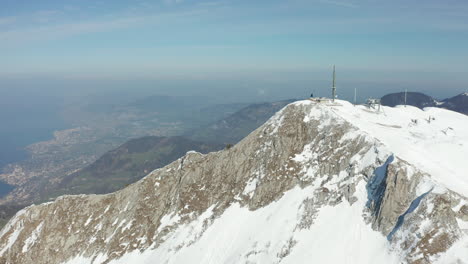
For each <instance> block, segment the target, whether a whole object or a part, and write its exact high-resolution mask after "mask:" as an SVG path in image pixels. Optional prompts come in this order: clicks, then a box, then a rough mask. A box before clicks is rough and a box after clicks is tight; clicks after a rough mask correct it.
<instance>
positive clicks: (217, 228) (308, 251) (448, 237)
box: [0, 100, 468, 264]
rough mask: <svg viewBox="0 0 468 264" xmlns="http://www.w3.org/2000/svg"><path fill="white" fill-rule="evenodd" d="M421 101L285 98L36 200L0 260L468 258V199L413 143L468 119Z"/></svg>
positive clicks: (10, 231)
mask: <svg viewBox="0 0 468 264" xmlns="http://www.w3.org/2000/svg"><path fill="white" fill-rule="evenodd" d="M417 111H419V112H417V113H416V111H415V109H413V108H411V107H407V108H405V109H400V108H395V109H394V110H391V109H388V108H385V107H384V108H383V113H376V112H375V111H374V110H370V109H367V108H365V107H361V106H356V107H355V106H353V105H351V104H349V103H347V102H344V101H337V102H336V104H332V105H330V104H329V103H326V102H325V103H317V102H313V101H309V100H304V101H300V102H296V103H293V104H290V105H288V106H287V107H285V108H284V109H283V110H281V111H280V112H278V113H277V114H276V115H275V116H274V117H272V118H271V119H270V120H269V121H268V122H267V123H266V124H264V125H263V126H262V127H260V128H259V129H257V130H256V131H254V132H253V133H251V134H250V135H249V136H248V137H246V138H245V139H244V140H242V141H241V142H240V143H239V144H237V145H236V146H234V147H232V148H230V149H226V150H223V151H219V152H216V153H210V154H207V155H201V154H195V153H188V154H187V155H186V156H184V157H183V158H181V159H179V160H177V161H175V162H173V163H171V164H170V165H168V166H166V167H164V168H161V169H158V170H155V171H153V172H152V173H150V174H149V175H148V176H147V177H145V178H144V179H143V180H141V181H139V182H137V183H135V184H133V185H131V186H129V187H127V188H126V189H124V190H122V191H119V192H116V193H114V194H110V195H102V196H96V195H94V196H67V197H62V198H60V199H57V200H56V201H55V202H53V203H48V204H46V205H40V206H33V207H30V208H28V209H27V210H25V212H23V214H22V215H18V216H16V217H15V219H14V220H12V221H11V222H10V223H9V225H8V228H6V229H4V230H3V231H2V233H1V234H0V250H2V254H0V263H2V262H6V263H24V264H33V263H34V264H43V263H44V264H45V263H48V264H49V263H67V264H85V263H93V264H101V263H108V264H117V263H125V264H127V263H143V264H145V263H155V262H158V263H159V262H161V263H187V262H194V261H198V262H200V263H310V262H317V263H346V262H349V263H384V264H386V263H418V264H421V263H432V262H434V261H442V262H445V263H451V261H453V263H456V261H463V260H464V259H468V257H466V258H465V256H466V252H468V251H465V250H464V249H466V248H467V246H468V244H467V243H468V238H467V235H466V234H465V233H464V231H463V230H464V229H466V226H467V224H466V223H468V200H467V199H466V197H463V196H461V195H460V194H462V193H463V192H458V193H460V194H457V193H456V192H453V191H451V189H452V186H449V185H445V182H439V181H442V180H444V178H441V177H442V176H441V175H436V174H435V173H437V170H431V169H433V168H432V167H431V166H428V167H425V166H426V165H427V164H425V162H424V159H416V158H415V157H414V156H413V155H412V154H415V153H417V152H418V151H423V153H430V154H434V153H436V152H437V151H436V149H434V150H432V149H431V148H430V147H428V148H427V149H428V150H429V152H426V151H425V150H426V145H425V144H428V143H429V142H431V141H435V142H439V143H437V144H438V145H441V146H445V145H448V146H452V145H453V144H455V145H456V144H457V143H458V142H464V141H463V140H465V139H464V136H463V135H459V134H458V133H459V131H462V132H463V130H460V129H463V127H457V126H455V125H454V126H453V127H452V129H449V130H446V131H442V132H440V133H442V134H443V136H442V135H439V134H437V135H433V134H432V133H433V132H434V133H435V132H437V133H439V131H438V129H439V128H440V127H444V126H445V125H447V124H446V123H444V122H445V121H444V122H442V121H439V120H441V119H443V117H444V115H448V116H450V118H449V119H457V120H458V121H460V120H465V119H459V118H457V117H455V116H453V115H452V114H451V113H448V111H446V113H445V114H444V112H441V113H436V114H431V116H432V115H433V116H434V117H435V120H433V118H431V119H428V120H430V121H429V122H430V123H429V122H428V121H424V118H425V117H426V115H427V113H430V112H431V110H430V109H426V110H425V111H421V110H417ZM442 111H445V110H442ZM415 116H416V118H415ZM458 116H459V117H462V115H458ZM463 117H464V116H463ZM411 119H416V120H417V121H416V122H414V121H412V120H411ZM424 122H427V125H426V124H424ZM437 122H439V123H437ZM433 124H434V125H435V126H434V127H432V126H431V125H433ZM458 137H460V138H461V139H458ZM443 139H447V140H445V141H444V140H443ZM408 143H414V144H415V147H412V148H410V150H411V151H410V150H406V148H404V147H399V146H400V145H403V146H406V145H408ZM439 148H441V147H439ZM450 149H451V150H452V148H450ZM458 150H459V148H457V147H455V148H453V150H452V151H458ZM438 156H441V155H438ZM417 162H421V164H414V163H417ZM439 162H440V163H441V164H442V165H443V166H449V165H450V163H449V162H450V161H447V160H446V159H444V158H443V157H441V158H440V160H439ZM452 169H453V170H454V171H456V168H452ZM452 176H453V175H452ZM452 176H450V177H452ZM453 177H455V176H453ZM450 179H451V178H450ZM453 180H455V178H454V179H453ZM441 184H444V185H441ZM441 186H442V187H441ZM390 234H391V235H390ZM389 235H390V236H389ZM50 249H52V250H50ZM23 251H24V252H23ZM448 251H450V256H449V255H448V254H446V253H445V252H448ZM463 254H465V255H463ZM461 263H463V262H461Z"/></svg>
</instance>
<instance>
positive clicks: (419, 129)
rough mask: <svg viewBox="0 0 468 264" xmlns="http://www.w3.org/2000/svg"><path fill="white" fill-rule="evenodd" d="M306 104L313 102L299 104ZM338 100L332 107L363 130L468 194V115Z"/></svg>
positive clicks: (432, 174)
mask: <svg viewBox="0 0 468 264" xmlns="http://www.w3.org/2000/svg"><path fill="white" fill-rule="evenodd" d="M304 103H308V104H313V102H308V101H302V102H299V103H298V104H304ZM338 103H339V104H340V106H330V107H329V108H330V109H331V110H332V111H333V112H334V113H336V114H337V115H338V116H340V117H342V118H343V119H345V120H346V121H347V122H349V123H351V124H353V125H354V126H356V127H357V128H359V131H360V132H366V133H367V134H369V135H371V136H372V137H374V138H376V139H378V140H379V141H380V142H382V143H383V144H384V145H385V146H387V147H388V149H390V150H391V151H392V152H394V153H395V154H396V155H397V156H398V157H399V158H401V159H404V160H406V161H407V162H409V163H411V164H413V165H415V166H416V167H418V168H419V169H420V170H422V171H424V172H426V173H428V174H430V175H431V177H432V178H433V179H434V180H435V181H437V182H438V183H439V184H440V185H441V186H445V187H447V188H448V189H451V190H453V191H456V192H458V193H460V194H463V195H464V196H468V162H466V159H467V157H468V116H466V115H462V114H459V113H456V112H453V111H450V110H445V109H441V108H435V107H428V108H425V109H424V110H421V109H419V108H416V107H413V106H407V107H405V106H398V107H395V108H394V107H386V106H382V107H381V111H380V112H377V111H375V110H372V109H368V108H367V107H366V106H362V105H358V106H354V105H352V104H351V103H349V102H347V101H338ZM310 114H311V115H315V114H316V113H314V112H312V113H310ZM352 136H353V135H350V137H352Z"/></svg>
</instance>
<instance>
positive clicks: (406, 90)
mask: <svg viewBox="0 0 468 264" xmlns="http://www.w3.org/2000/svg"><path fill="white" fill-rule="evenodd" d="M407 95H408V89H405V107H406V98H407Z"/></svg>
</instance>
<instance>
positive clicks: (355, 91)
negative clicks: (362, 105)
mask: <svg viewBox="0 0 468 264" xmlns="http://www.w3.org/2000/svg"><path fill="white" fill-rule="evenodd" d="M356 93H357V89H356V88H354V105H356Z"/></svg>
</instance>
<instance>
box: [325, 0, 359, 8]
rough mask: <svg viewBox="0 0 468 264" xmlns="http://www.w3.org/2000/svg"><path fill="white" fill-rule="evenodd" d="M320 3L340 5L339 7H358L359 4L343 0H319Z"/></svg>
mask: <svg viewBox="0 0 468 264" xmlns="http://www.w3.org/2000/svg"><path fill="white" fill-rule="evenodd" d="M319 2H320V3H323V4H329V5H334V6H341V7H348V8H358V7H359V6H358V5H356V4H354V3H350V2H343V1H334V0H320V1H319Z"/></svg>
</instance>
